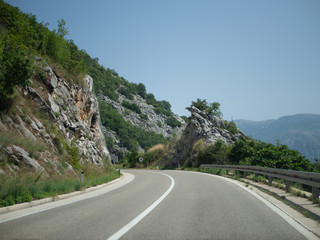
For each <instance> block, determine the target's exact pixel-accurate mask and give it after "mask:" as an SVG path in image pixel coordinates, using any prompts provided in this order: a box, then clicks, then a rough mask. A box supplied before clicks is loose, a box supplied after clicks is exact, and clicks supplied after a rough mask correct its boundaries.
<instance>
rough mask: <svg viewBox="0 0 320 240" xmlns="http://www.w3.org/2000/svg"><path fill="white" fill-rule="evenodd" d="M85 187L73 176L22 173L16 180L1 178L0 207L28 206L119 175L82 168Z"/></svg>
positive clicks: (87, 167) (110, 170) (97, 168)
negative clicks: (26, 204)
mask: <svg viewBox="0 0 320 240" xmlns="http://www.w3.org/2000/svg"><path fill="white" fill-rule="evenodd" d="M83 171H84V183H83V184H82V183H81V182H80V175H79V176H75V175H74V174H72V173H66V174H64V175H60V176H59V175H57V176H53V177H50V178H48V177H44V176H43V174H42V173H29V174H26V173H22V174H18V175H15V176H8V175H6V176H4V175H1V176H0V207H6V206H10V205H13V204H17V203H23V202H30V201H32V200H36V199H42V198H45V197H54V196H57V195H59V194H65V193H69V192H73V191H79V190H82V189H84V188H87V187H91V186H96V185H99V184H102V183H106V182H109V181H112V180H113V179H116V178H118V177H119V172H118V171H115V170H114V169H112V168H111V167H105V168H101V167H98V166H90V165H87V166H84V168H83Z"/></svg>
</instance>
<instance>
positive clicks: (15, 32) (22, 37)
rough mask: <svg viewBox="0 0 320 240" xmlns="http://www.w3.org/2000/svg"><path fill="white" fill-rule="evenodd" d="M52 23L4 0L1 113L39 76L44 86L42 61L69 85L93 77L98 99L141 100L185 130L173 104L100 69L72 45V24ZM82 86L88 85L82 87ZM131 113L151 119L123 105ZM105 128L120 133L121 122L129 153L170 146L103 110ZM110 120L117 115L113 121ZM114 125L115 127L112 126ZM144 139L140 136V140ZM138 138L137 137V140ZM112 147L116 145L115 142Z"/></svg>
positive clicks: (0, 34) (0, 21) (0, 20)
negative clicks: (39, 59) (17, 90)
mask: <svg viewBox="0 0 320 240" xmlns="http://www.w3.org/2000/svg"><path fill="white" fill-rule="evenodd" d="M47 27H48V24H47V23H38V22H37V21H36V17H35V16H34V15H32V14H24V13H22V12H21V11H20V10H19V9H18V8H15V7H12V6H10V5H9V4H6V3H5V2H4V1H3V0H0V100H1V104H0V110H1V111H5V110H6V109H9V108H10V107H11V106H12V104H13V102H14V98H13V95H12V94H13V92H14V87H15V86H22V87H25V86H27V85H29V84H30V81H29V79H30V78H31V76H32V75H33V74H35V76H36V78H38V79H39V80H41V77H43V74H42V72H41V71H40V70H39V69H38V68H36V66H35V64H34V62H35V61H36V56H41V57H42V58H44V59H45V60H46V61H47V62H49V63H50V65H51V66H52V67H53V70H54V71H55V72H56V73H57V74H58V75H59V76H61V77H63V78H64V79H65V80H68V81H70V82H76V81H77V79H82V78H81V77H80V76H84V75H85V74H89V75H91V77H92V78H93V80H94V91H95V93H97V94H103V95H105V96H108V97H109V98H110V99H112V100H115V101H116V100H117V99H118V97H119V94H122V95H124V96H125V97H127V98H128V99H131V100H132V99H133V95H140V96H141V97H142V98H144V99H145V100H146V102H147V103H148V104H150V105H152V106H153V107H154V111H155V112H156V113H158V114H163V115H165V116H168V117H169V119H168V121H167V123H168V124H169V125H170V126H173V127H174V126H181V123H180V122H178V121H177V120H176V119H175V118H174V116H173V113H172V112H171V105H170V103H169V102H167V101H157V100H156V99H155V97H154V95H153V94H148V93H147V92H146V87H145V86H144V85H143V84H142V83H139V84H135V83H129V82H128V81H127V80H126V79H124V78H123V77H120V76H119V75H118V73H117V72H116V71H115V70H113V69H109V68H105V67H104V66H102V65H100V64H99V59H98V58H91V57H90V56H89V55H88V54H87V53H86V52H85V51H84V50H79V49H78V47H77V46H76V45H75V44H74V42H73V41H72V40H67V39H66V36H67V34H68V29H67V28H66V22H65V21H64V20H63V19H61V20H59V21H58V29H57V30H54V31H50V30H49V29H48V28H47ZM78 83H79V84H83V83H81V82H78ZM123 104H124V105H125V107H126V108H128V109H130V110H132V111H134V112H137V113H138V114H140V117H141V118H142V119H145V120H147V116H146V115H143V114H141V111H140V109H139V107H138V106H137V105H135V104H130V103H129V102H124V103H123ZM101 111H104V114H101V119H102V123H103V124H104V125H105V127H106V128H107V129H115V127H114V126H113V125H114V124H115V122H113V123H112V121H117V122H119V123H120V124H121V126H119V127H117V131H116V132H117V134H118V137H119V138H120V141H121V145H122V146H125V147H127V148H128V149H129V150H132V149H134V148H138V146H139V145H140V146H142V147H143V148H148V147H150V146H151V145H152V144H157V143H165V142H166V139H165V138H164V137H162V136H160V135H157V134H155V133H149V134H147V133H146V131H144V130H141V129H140V130H138V128H134V127H132V126H131V125H130V123H126V122H125V120H124V119H123V117H122V116H121V115H120V114H118V113H117V112H116V111H114V110H111V109H110V108H106V107H101ZM110 115H114V116H112V117H110ZM108 124H111V127H110V126H108ZM137 133H138V134H137ZM136 134H137V135H136ZM107 143H108V144H109V145H110V144H111V145H112V144H113V142H111V139H107Z"/></svg>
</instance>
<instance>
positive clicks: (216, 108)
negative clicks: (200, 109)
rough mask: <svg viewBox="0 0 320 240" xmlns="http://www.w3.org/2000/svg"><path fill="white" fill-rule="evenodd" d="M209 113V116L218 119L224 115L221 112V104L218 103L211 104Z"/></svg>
mask: <svg viewBox="0 0 320 240" xmlns="http://www.w3.org/2000/svg"><path fill="white" fill-rule="evenodd" d="M207 113H208V114H209V115H210V114H212V115H214V116H217V117H222V113H221V112H220V103H218V102H213V103H210V104H209V106H208V109H207Z"/></svg>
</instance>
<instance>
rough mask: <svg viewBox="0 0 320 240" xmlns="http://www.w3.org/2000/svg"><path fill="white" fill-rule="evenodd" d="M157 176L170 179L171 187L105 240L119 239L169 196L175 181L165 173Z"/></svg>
mask: <svg viewBox="0 0 320 240" xmlns="http://www.w3.org/2000/svg"><path fill="white" fill-rule="evenodd" d="M159 174H162V175H165V176H167V177H168V178H170V180H171V185H170V187H169V189H168V190H167V191H166V192H165V193H164V194H163V195H162V196H161V197H160V198H158V200H156V201H155V202H154V203H152V204H151V205H150V206H149V207H148V208H147V209H145V210H144V211H143V212H142V213H140V214H139V215H138V216H137V217H135V218H134V219H133V220H132V221H131V222H129V223H128V224H127V225H125V226H124V227H123V228H121V229H120V230H119V231H118V232H116V233H115V234H113V235H112V236H111V237H109V238H108V239H107V240H117V239H119V238H121V237H122V236H123V235H124V234H126V233H127V232H128V231H129V230H130V229H131V228H133V227H134V226H135V225H136V224H138V223H139V222H140V221H141V220H142V219H143V218H144V217H145V216H147V215H148V214H149V213H150V212H151V211H152V210H153V209H154V208H156V207H157V206H158V205H159V204H160V203H161V202H162V200H163V199H165V198H166V197H167V196H168V195H169V193H170V192H171V190H172V189H173V187H174V185H175V181H174V179H173V178H172V177H171V176H169V175H167V174H165V173H159Z"/></svg>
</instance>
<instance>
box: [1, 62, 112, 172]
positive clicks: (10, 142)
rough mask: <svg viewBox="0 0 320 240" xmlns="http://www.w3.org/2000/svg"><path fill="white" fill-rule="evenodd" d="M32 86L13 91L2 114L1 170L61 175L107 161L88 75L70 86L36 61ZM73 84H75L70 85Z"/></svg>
mask: <svg viewBox="0 0 320 240" xmlns="http://www.w3.org/2000/svg"><path fill="white" fill-rule="evenodd" d="M36 69H37V71H36V73H35V75H34V77H33V78H32V84H31V86H29V87H27V88H26V89H22V88H19V89H17V91H16V94H15V97H16V100H15V104H14V106H13V107H12V108H11V109H10V110H9V111H7V112H5V113H1V119H0V131H1V138H2V139H1V151H0V154H1V155H0V159H1V164H0V169H1V171H11V172H13V171H19V170H24V169H36V170H45V172H47V173H48V174H50V173H58V174H59V173H62V172H64V171H65V169H69V170H70V171H74V168H79V166H81V165H84V164H95V165H101V166H102V165H103V164H105V163H107V162H108V161H109V159H110V154H109V152H108V149H107V148H106V146H105V139H104V135H103V134H102V132H101V130H100V127H99V119H100V113H99V107H98V101H97V98H96V97H95V95H94V94H93V93H92V86H93V81H92V78H91V77H90V76H88V75H87V76H85V77H84V78H83V79H77V81H78V83H71V82H70V81H66V80H65V79H64V78H63V77H60V76H59V75H58V74H57V73H55V72H54V71H53V69H52V68H51V67H50V66H48V65H47V64H46V62H45V61H43V60H42V59H40V58H38V59H37V68H36ZM74 82H76V81H74Z"/></svg>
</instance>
